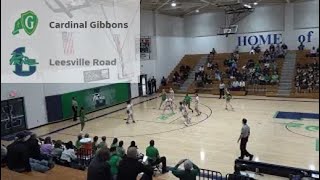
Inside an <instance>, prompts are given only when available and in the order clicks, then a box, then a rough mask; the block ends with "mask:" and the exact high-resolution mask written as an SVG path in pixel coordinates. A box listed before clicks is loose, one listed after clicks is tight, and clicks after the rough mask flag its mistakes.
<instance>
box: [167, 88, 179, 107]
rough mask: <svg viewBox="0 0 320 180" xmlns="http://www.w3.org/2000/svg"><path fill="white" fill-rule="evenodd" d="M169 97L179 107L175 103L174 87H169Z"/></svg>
mask: <svg viewBox="0 0 320 180" xmlns="http://www.w3.org/2000/svg"><path fill="white" fill-rule="evenodd" d="M169 98H171V99H172V104H173V105H174V106H175V108H177V105H176V103H174V91H173V89H172V88H170V89H169Z"/></svg>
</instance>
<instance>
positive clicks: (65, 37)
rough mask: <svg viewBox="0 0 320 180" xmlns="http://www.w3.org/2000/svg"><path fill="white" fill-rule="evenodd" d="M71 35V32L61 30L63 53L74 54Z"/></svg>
mask: <svg viewBox="0 0 320 180" xmlns="http://www.w3.org/2000/svg"><path fill="white" fill-rule="evenodd" d="M72 35H73V33H72V32H62V42H63V51H64V54H65V55H73V54H74V48H73V37H72Z"/></svg>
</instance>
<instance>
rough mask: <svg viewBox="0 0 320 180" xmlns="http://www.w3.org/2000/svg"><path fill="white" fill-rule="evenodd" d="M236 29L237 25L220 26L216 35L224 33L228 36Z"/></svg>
mask: <svg viewBox="0 0 320 180" xmlns="http://www.w3.org/2000/svg"><path fill="white" fill-rule="evenodd" d="M237 31H238V25H230V26H223V27H220V29H219V32H218V35H225V36H226V37H228V36H229V35H230V34H236V33H237Z"/></svg>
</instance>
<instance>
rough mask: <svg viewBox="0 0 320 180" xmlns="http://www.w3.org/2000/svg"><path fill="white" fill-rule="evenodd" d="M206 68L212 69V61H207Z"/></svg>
mask: <svg viewBox="0 0 320 180" xmlns="http://www.w3.org/2000/svg"><path fill="white" fill-rule="evenodd" d="M207 68H208V69H212V63H211V62H210V61H208V63H207Z"/></svg>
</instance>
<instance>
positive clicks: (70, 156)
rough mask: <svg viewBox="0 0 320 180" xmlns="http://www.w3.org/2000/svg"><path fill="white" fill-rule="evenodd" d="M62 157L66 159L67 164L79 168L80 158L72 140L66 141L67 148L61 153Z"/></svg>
mask: <svg viewBox="0 0 320 180" xmlns="http://www.w3.org/2000/svg"><path fill="white" fill-rule="evenodd" d="M60 159H61V160H62V161H65V164H66V165H67V166H69V167H72V168H76V169H77V168H78V167H79V165H78V159H77V156H76V153H75V151H74V149H73V144H72V142H71V141H69V142H68V143H66V149H65V150H64V151H63V152H62V153H61V157H60Z"/></svg>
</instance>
